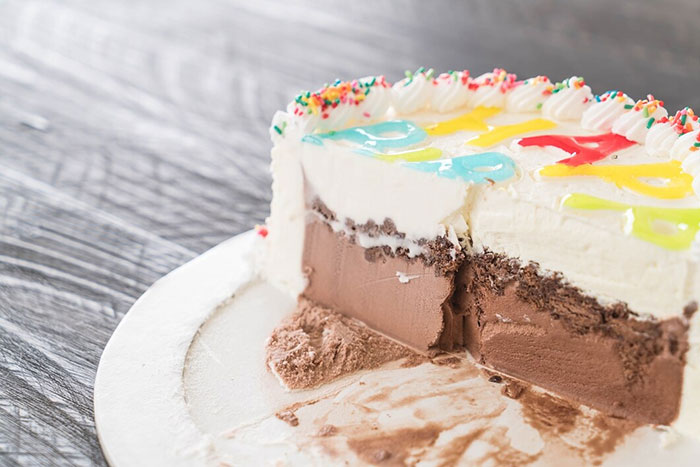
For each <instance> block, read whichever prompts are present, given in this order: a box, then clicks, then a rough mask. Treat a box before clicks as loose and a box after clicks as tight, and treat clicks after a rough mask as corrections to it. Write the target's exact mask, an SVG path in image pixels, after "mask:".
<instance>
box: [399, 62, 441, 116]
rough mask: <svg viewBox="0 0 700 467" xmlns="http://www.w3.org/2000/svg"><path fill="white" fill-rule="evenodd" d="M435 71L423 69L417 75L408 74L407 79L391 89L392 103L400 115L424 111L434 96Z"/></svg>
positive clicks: (417, 71)
mask: <svg viewBox="0 0 700 467" xmlns="http://www.w3.org/2000/svg"><path fill="white" fill-rule="evenodd" d="M433 75H434V71H433V69H432V68H431V69H429V70H426V69H425V68H423V67H421V68H419V69H418V70H416V72H415V73H411V72H410V71H407V72H406V77H405V78H404V79H402V80H401V81H399V82H398V83H395V84H394V86H393V87H392V89H391V92H392V103H393V106H394V109H395V110H396V112H397V113H398V114H404V115H407V114H412V113H415V112H418V111H419V110H424V109H426V108H427V107H428V105H429V104H430V100H431V98H432V94H433V89H434V86H433Z"/></svg>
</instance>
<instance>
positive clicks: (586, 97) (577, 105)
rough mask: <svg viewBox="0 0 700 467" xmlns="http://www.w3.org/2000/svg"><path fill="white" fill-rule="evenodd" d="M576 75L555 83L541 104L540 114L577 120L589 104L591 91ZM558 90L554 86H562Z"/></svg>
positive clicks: (591, 97) (591, 95)
mask: <svg viewBox="0 0 700 467" xmlns="http://www.w3.org/2000/svg"><path fill="white" fill-rule="evenodd" d="M582 82H583V81H582V79H581V78H579V77H578V76H572V77H571V78H569V79H567V80H564V81H562V82H561V83H557V86H555V90H554V92H553V93H552V95H551V96H550V97H549V99H547V100H546V101H545V102H544V103H543V104H542V114H543V115H544V116H545V117H549V118H553V119H555V120H579V119H580V118H581V116H582V115H583V112H584V110H586V108H587V107H588V106H590V105H591V102H592V101H593V93H592V92H591V88H590V87H588V86H587V85H586V84H583V85H580V84H579V83H582ZM562 85H563V87H562V88H561V89H559V90H558V91H557V90H556V88H557V87H558V86H562Z"/></svg>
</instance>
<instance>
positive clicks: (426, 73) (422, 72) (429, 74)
mask: <svg viewBox="0 0 700 467" xmlns="http://www.w3.org/2000/svg"><path fill="white" fill-rule="evenodd" d="M404 74H405V75H406V79H405V80H404V83H403V85H404V87H405V86H408V85H409V84H411V83H412V82H413V80H414V79H415V78H416V77H418V76H422V77H423V78H425V79H427V80H428V81H430V80H432V79H433V76H435V70H433V69H432V68H430V69H429V70H426V69H425V67H424V66H422V67H420V68H418V69H417V70H416V72H415V73H413V72H411V70H406V71H405V72H404Z"/></svg>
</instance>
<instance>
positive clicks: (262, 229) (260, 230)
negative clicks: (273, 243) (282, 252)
mask: <svg viewBox="0 0 700 467" xmlns="http://www.w3.org/2000/svg"><path fill="white" fill-rule="evenodd" d="M255 233H256V234H258V235H259V236H260V237H262V238H265V237H267V235H268V234H269V233H270V232H269V231H268V230H267V226H265V225H256V226H255Z"/></svg>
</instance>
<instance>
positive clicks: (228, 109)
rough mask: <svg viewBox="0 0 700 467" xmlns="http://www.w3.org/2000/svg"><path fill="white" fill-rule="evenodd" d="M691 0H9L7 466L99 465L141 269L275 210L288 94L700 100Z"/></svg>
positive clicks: (5, 39) (4, 127) (4, 343)
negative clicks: (483, 85) (497, 90)
mask: <svg viewBox="0 0 700 467" xmlns="http://www.w3.org/2000/svg"><path fill="white" fill-rule="evenodd" d="M698 20H700V3H699V2H697V0H671V1H664V2H659V1H656V0H640V1H636V2H625V3H622V2H615V3H614V4H613V3H612V2H609V1H606V0H587V1H583V0H581V1H574V0H562V1H556V2H555V1H553V0H529V1H520V0H502V1H499V2H494V1H491V0H478V1H468V2H467V1H457V0H453V1H447V0H439V1H431V2H425V1H420V0H404V1H390V0H375V1H371V2H370V1H356V2H340V1H337V0H325V1H320V0H319V1H300V0H288V1H263V0H256V1H254V2H253V1H244V0H240V1H234V0H230V1H226V0H209V1H202V2H192V1H187V0H167V1H166V0H150V1H143V0H122V1H119V2H110V1H107V0H93V1H87V0H85V1H80V0H57V1H42V0H0V465H100V464H103V463H104V459H103V457H102V454H101V452H100V449H99V445H98V443H97V440H96V438H95V430H94V425H93V419H92V384H93V380H94V374H95V370H96V367H97V363H98V361H99V356H100V353H101V351H102V348H103V347H104V345H105V343H106V342H107V340H108V339H109V336H110V334H111V333H112V331H113V330H114V327H115V326H116V325H117V323H118V321H119V319H120V318H121V317H122V316H123V314H124V313H125V312H126V311H128V308H129V307H130V305H131V304H132V303H133V302H134V301H135V300H136V298H138V296H139V295H140V294H141V293H143V291H144V290H145V289H146V288H147V287H148V286H149V284H151V283H152V282H153V281H155V280H156V279H158V278H159V277H160V276H162V275H163V274H165V273H167V272H168V271H170V270H172V269H173V268H175V267H176V266H178V265H179V264H182V263H184V262H186V261H187V260H189V259H190V258H193V257H194V256H196V255H197V254H199V253H201V252H202V251H204V250H205V249H207V248H209V247H211V246H213V245H215V244H216V243H218V242H220V241H222V240H224V239H226V238H227V237H229V236H231V235H234V234H236V233H239V232H241V231H244V230H247V229H248V228H250V227H251V226H252V225H254V224H255V223H259V222H261V221H262V220H263V219H264V218H265V216H266V214H267V209H268V208H267V206H268V203H269V199H270V191H269V184H270V179H269V175H268V169H267V159H268V152H269V147H270V144H269V138H268V134H267V126H268V122H269V120H270V118H271V116H272V114H273V113H274V111H275V110H276V109H278V108H282V107H284V106H285V104H286V102H287V101H288V100H289V98H290V96H292V95H293V94H294V93H295V92H296V91H298V90H300V89H305V88H315V87H317V86H319V85H321V84H323V83H324V82H327V81H331V80H333V79H334V78H336V77H340V78H352V77H356V76H362V75H367V74H379V73H384V74H386V75H387V76H388V77H389V79H391V80H394V79H397V78H399V77H400V76H401V75H402V73H403V70H404V69H408V68H417V67H418V66H420V65H429V66H434V67H436V68H437V69H439V70H446V69H457V68H460V69H461V68H464V67H467V68H470V69H472V71H473V72H475V73H481V72H484V71H488V70H490V69H491V68H493V67H495V66H504V67H506V68H508V69H509V70H512V71H515V72H517V73H518V74H519V75H521V76H524V77H527V76H531V75H536V74H548V75H550V76H551V77H552V78H557V79H560V78H563V77H567V76H570V75H572V74H579V75H583V76H585V77H586V79H587V81H588V82H589V83H590V84H591V85H592V87H593V88H594V90H595V91H598V92H602V91H604V90H607V89H611V88H614V89H622V90H624V91H626V92H628V93H629V94H631V95H632V96H634V97H641V96H643V95H645V94H646V93H648V92H653V93H655V94H656V95H657V97H660V98H663V99H664V100H665V101H666V102H667V107H668V108H669V110H675V109H677V108H680V107H681V106H684V105H691V106H695V107H696V108H698V107H700V93H698V92H697V89H698V85H699V84H700V80H699V78H698V76H700V53H698V52H700V50H699V45H698V44H700V28H698V27H697V23H698Z"/></svg>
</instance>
